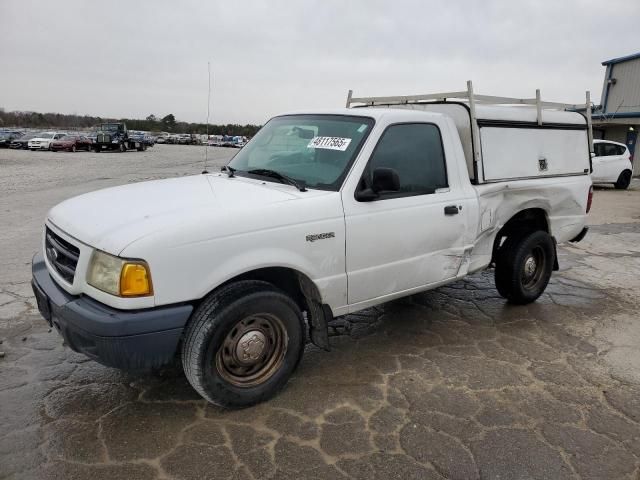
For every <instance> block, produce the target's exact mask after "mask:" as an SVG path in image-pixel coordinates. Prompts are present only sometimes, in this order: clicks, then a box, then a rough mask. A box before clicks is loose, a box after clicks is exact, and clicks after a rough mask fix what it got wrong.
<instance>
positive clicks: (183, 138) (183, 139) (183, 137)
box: [176, 133, 193, 145]
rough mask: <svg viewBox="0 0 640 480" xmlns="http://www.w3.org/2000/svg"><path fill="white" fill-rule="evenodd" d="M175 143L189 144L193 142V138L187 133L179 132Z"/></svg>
mask: <svg viewBox="0 0 640 480" xmlns="http://www.w3.org/2000/svg"><path fill="white" fill-rule="evenodd" d="M176 143H179V144H180V145H191V144H192V143H193V138H192V137H191V134H189V133H181V134H180V135H178V141H177V142H176Z"/></svg>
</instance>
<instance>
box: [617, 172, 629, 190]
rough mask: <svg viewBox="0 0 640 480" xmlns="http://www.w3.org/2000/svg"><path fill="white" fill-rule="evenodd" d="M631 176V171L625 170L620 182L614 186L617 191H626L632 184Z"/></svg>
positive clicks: (619, 179) (619, 178)
mask: <svg viewBox="0 0 640 480" xmlns="http://www.w3.org/2000/svg"><path fill="white" fill-rule="evenodd" d="M631 175H632V174H631V172H630V171H629V170H625V171H624V172H622V173H621V174H620V176H619V177H618V181H617V182H616V183H614V184H613V186H614V187H616V189H617V190H626V189H627V188H629V185H630V184H631Z"/></svg>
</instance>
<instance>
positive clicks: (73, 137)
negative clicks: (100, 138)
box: [60, 135, 78, 140]
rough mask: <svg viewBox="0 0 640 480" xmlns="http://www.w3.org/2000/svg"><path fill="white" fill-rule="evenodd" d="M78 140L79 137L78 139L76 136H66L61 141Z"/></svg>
mask: <svg viewBox="0 0 640 480" xmlns="http://www.w3.org/2000/svg"><path fill="white" fill-rule="evenodd" d="M76 138H78V137H76V136H75V135H65V136H64V137H62V138H61V139H60V140H75V139H76Z"/></svg>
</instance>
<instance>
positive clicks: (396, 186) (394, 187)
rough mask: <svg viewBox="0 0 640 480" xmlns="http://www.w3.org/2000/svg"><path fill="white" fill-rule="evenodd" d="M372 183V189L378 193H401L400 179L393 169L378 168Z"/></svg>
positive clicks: (374, 172)
mask: <svg viewBox="0 0 640 480" xmlns="http://www.w3.org/2000/svg"><path fill="white" fill-rule="evenodd" d="M371 183H372V186H371V189H372V190H373V191H374V192H376V193H380V192H399V191H400V177H399V176H398V172H396V171H395V170H394V169H393V168H376V169H375V170H374V171H373V180H372V182H371Z"/></svg>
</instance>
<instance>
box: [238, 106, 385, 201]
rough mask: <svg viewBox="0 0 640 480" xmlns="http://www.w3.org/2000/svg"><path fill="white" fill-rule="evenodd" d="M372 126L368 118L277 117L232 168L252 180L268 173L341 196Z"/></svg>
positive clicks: (264, 128)
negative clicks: (257, 174)
mask: <svg viewBox="0 0 640 480" xmlns="http://www.w3.org/2000/svg"><path fill="white" fill-rule="evenodd" d="M373 123H374V122H373V119H371V118H368V117H356V116H346V115H286V116H283V117H276V118H273V119H272V120H270V121H269V122H268V123H267V124H266V125H265V126H264V127H262V129H260V131H259V132H258V133H257V134H256V136H255V137H254V138H253V139H252V140H251V141H250V142H249V143H248V144H247V145H246V146H245V147H244V148H243V149H242V150H240V152H238V154H237V155H236V156H235V157H234V158H233V159H232V160H231V162H229V166H230V167H232V168H234V169H235V170H236V173H237V174H238V175H243V176H251V175H252V174H251V173H247V172H250V171H252V170H259V169H269V170H275V171H276V172H278V173H281V174H283V175H286V176H288V177H291V178H293V179H294V180H296V181H298V182H304V183H305V185H306V186H307V187H309V188H318V189H322V190H336V191H337V190H339V189H340V186H341V185H342V181H343V180H344V177H345V176H346V175H347V172H348V171H349V167H350V166H351V163H352V162H353V160H354V159H355V157H356V155H357V154H358V151H359V150H360V147H361V146H362V144H363V143H364V140H365V139H366V138H367V135H368V134H369V132H370V131H371V128H372V127H373ZM261 178H263V177H261ZM269 181H277V180H273V179H270V180H269Z"/></svg>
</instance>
